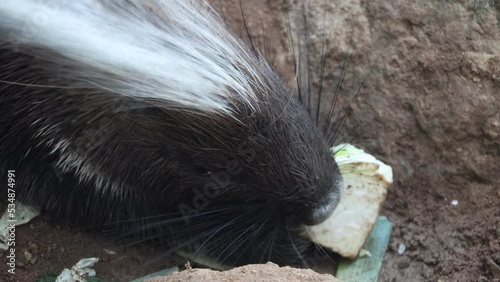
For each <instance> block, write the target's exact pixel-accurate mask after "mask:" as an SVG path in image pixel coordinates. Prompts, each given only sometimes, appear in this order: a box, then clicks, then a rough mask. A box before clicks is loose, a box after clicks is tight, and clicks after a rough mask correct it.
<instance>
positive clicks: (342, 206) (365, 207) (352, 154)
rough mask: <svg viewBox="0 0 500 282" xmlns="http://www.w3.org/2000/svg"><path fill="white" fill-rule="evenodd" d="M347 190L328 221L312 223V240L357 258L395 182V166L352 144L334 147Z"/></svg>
mask: <svg viewBox="0 0 500 282" xmlns="http://www.w3.org/2000/svg"><path fill="white" fill-rule="evenodd" d="M332 152H333V153H335V155H334V158H335V161H336V162H337V164H338V166H339V169H340V173H341V174H342V177H343V179H344V190H343V192H342V196H341V199H340V202H339V204H338V206H337V208H336V209H335V211H334V212H333V213H332V215H331V216H330V217H329V218H327V219H326V220H325V221H324V222H322V223H320V224H318V225H314V226H309V227H308V228H307V235H308V236H309V238H311V240H312V241H313V242H315V243H317V244H319V245H321V246H323V247H326V248H330V249H331V250H332V251H334V252H336V253H338V254H340V255H342V256H343V257H346V258H350V259H355V258H356V257H357V256H358V254H359V252H360V250H361V248H362V247H363V244H364V242H365V241H366V239H367V238H368V235H369V234H370V232H371V230H372V228H373V225H374V224H375V221H376V220H377V217H378V215H379V213H380V210H381V209H382V205H383V203H384V201H385V197H386V195H387V189H388V188H389V186H390V185H391V184H392V168H391V167H390V166H388V165H386V164H384V163H382V162H381V161H379V160H377V159H376V158H375V157H373V156H372V155H369V154H367V153H365V152H364V151H363V150H360V149H357V148H356V147H354V146H352V145H350V144H341V145H338V146H336V147H334V148H332Z"/></svg>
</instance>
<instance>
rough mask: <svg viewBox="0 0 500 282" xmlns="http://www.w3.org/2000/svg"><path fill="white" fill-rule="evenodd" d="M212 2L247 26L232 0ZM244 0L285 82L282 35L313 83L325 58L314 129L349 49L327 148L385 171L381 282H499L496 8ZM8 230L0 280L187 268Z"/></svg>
mask: <svg viewBox="0 0 500 282" xmlns="http://www.w3.org/2000/svg"><path fill="white" fill-rule="evenodd" d="M212 2H213V6H214V8H215V9H216V10H218V11H222V13H223V14H224V15H225V17H226V20H227V22H228V23H230V24H231V25H232V26H233V28H234V29H235V30H236V31H237V32H238V30H242V29H241V26H242V12H241V11H242V10H241V9H240V4H239V2H238V1H229V0H220V1H219V0H214V1H212ZM241 4H242V7H243V12H244V14H245V17H246V19H247V24H248V27H249V31H250V34H251V37H252V38H253V39H254V42H260V43H258V44H257V43H256V44H257V45H258V46H260V48H261V49H263V50H264V49H265V50H266V53H267V55H268V56H269V57H272V58H273V61H276V68H277V69H278V71H279V72H280V74H282V77H283V78H284V80H285V81H286V82H287V83H288V84H289V85H290V86H291V87H293V86H294V68H293V61H294V59H293V54H292V51H291V48H290V38H291V37H290V36H292V38H293V40H294V42H295V48H296V49H299V50H300V51H301V53H300V54H301V59H304V58H305V56H308V57H309V62H310V64H309V70H310V73H312V74H313V76H312V79H311V82H312V85H313V86H314V87H315V88H316V89H317V88H318V81H319V80H318V79H319V73H320V64H321V58H322V57H323V56H324V57H325V59H326V60H325V62H326V64H325V80H324V84H323V92H324V93H323V94H324V95H325V96H324V97H325V98H324V100H323V103H322V105H323V106H322V108H321V117H322V119H321V120H322V121H323V122H324V120H325V119H324V118H325V116H326V112H327V110H328V106H329V102H328V100H329V99H331V97H333V96H332V93H333V92H334V89H335V83H336V81H337V79H338V76H339V75H340V71H341V66H342V63H343V62H344V60H345V58H346V57H347V55H346V54H351V55H350V60H349V65H348V68H347V74H346V77H345V81H344V83H343V85H342V87H341V93H340V100H341V103H340V104H341V106H344V107H345V108H346V109H347V111H348V112H349V117H348V119H347V122H346V124H345V126H344V127H343V129H342V132H341V135H340V137H339V138H337V140H336V143H340V142H346V141H352V142H353V143H354V144H355V145H357V146H358V147H361V148H363V149H365V150H366V151H368V152H369V153H371V154H374V155H375V156H376V157H377V158H379V159H381V160H383V161H384V162H386V163H388V164H390V165H391V166H392V167H393V170H394V185H393V186H392V188H391V190H390V192H389V194H388V198H387V201H386V204H385V207H384V210H383V211H382V214H384V215H386V216H387V217H388V218H389V219H390V220H391V221H392V222H393V223H394V229H393V234H392V238H391V240H390V246H389V249H388V252H387V254H386V256H385V259H384V265H383V270H382V273H381V276H380V279H379V281H500V268H499V267H498V265H500V2H499V1H497V0H489V1H488V0H470V1H465V0H464V1H452V0H449V1H446V0H437V1H410V0H394V1H384V0H375V1H360V0H345V1H339V0H319V1H316V0H310V1H304V2H303V1H298V0H295V1H294V0H282V1H271V0H256V1H245V0H242V1H241ZM305 20H306V21H307V31H308V33H307V34H308V35H307V36H306V35H305V33H304V31H305V26H306V25H305V24H304V22H305ZM290 30H292V32H290ZM241 33H242V34H244V33H243V32H241ZM324 34H327V37H328V38H329V39H330V40H329V43H328V44H325V40H324V38H325V36H324ZM264 42H265V43H264ZM323 50H324V51H323ZM360 85H362V86H363V87H362V88H361V89H360V92H359V94H358V95H357V96H356V99H355V100H354V103H352V104H351V105H350V103H349V101H350V100H351V99H352V97H353V96H354V95H353V93H355V92H356V90H357V89H358V87H359V86H360ZM313 101H314V99H313ZM339 120H341V118H340V117H339V118H337V119H336V121H339ZM453 200H456V201H458V204H457V205H452V204H451V203H452V201H453ZM16 232H17V244H18V253H17V255H18V268H17V274H16V276H15V277H13V276H10V275H7V274H5V272H4V271H2V273H1V274H0V280H1V281H34V279H35V278H36V277H38V276H39V275H42V274H49V273H58V272H60V271H61V270H62V268H63V267H70V266H71V265H73V264H74V263H76V262H77V261H78V259H80V258H83V257H91V256H98V257H100V258H101V262H99V263H98V264H97V266H96V267H95V268H96V270H97V273H98V274H99V276H100V277H102V278H105V279H109V280H113V281H126V280H129V279H133V278H137V277H139V276H142V275H145V274H147V273H148V272H151V271H156V270H159V269H161V268H166V267H170V266H172V265H176V264H181V265H182V264H183V260H182V259H180V258H177V257H165V256H162V255H161V250H155V249H152V248H149V247H144V246H123V245H122V244H120V243H118V242H113V241H109V240H107V239H104V238H103V237H104V236H102V235H101V234H87V233H85V232H80V231H79V230H68V229H66V228H64V227H62V228H60V227H57V226H55V225H52V224H50V223H48V222H47V221H45V220H44V219H40V218H38V219H36V220H34V221H33V222H32V223H31V224H28V225H27V226H23V227H19V228H17V230H16ZM400 244H404V245H405V246H406V250H405V252H404V253H403V254H398V252H397V251H398V248H399V245H400ZM104 249H111V250H113V251H115V252H116V254H111V255H110V254H107V253H106V252H105V251H104ZM25 251H27V252H29V254H31V256H32V257H31V258H30V259H28V258H29V256H28V258H27V256H26V255H25V254H24V252H25ZM0 254H1V255H2V256H4V255H5V254H4V253H0ZM3 267H4V266H2V267H0V269H3Z"/></svg>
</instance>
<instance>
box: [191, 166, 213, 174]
mask: <svg viewBox="0 0 500 282" xmlns="http://www.w3.org/2000/svg"><path fill="white" fill-rule="evenodd" d="M194 171H195V172H196V173H197V174H198V175H199V176H203V177H206V176H209V175H210V171H209V170H208V169H207V168H206V167H205V166H203V165H201V164H195V165H194Z"/></svg>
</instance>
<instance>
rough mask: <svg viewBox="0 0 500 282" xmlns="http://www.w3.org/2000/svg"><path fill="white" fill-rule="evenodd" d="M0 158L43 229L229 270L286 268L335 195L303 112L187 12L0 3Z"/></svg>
mask: <svg viewBox="0 0 500 282" xmlns="http://www.w3.org/2000/svg"><path fill="white" fill-rule="evenodd" d="M0 159H1V162H0V171H2V173H6V171H7V170H9V169H15V170H16V174H17V177H16V179H17V181H18V182H17V183H16V189H17V194H16V200H17V201H20V202H23V203H25V204H29V205H34V206H37V207H39V208H40V209H41V211H42V213H44V214H46V215H47V216H49V217H50V218H52V219H53V220H54V221H56V222H59V223H62V224H66V225H72V226H82V227H86V226H107V225H109V224H111V223H117V226H118V228H121V230H122V232H123V234H126V235H130V236H142V237H143V238H146V239H148V240H156V241H161V242H164V243H165V244H166V245H167V246H169V247H170V248H173V249H176V248H183V247H188V248H191V249H192V250H194V251H195V252H196V253H198V252H199V253H200V254H201V253H202V254H203V255H205V256H208V257H210V258H212V259H213V260H216V261H219V262H222V263H225V264H229V265H241V264H245V263H255V262H265V261H268V260H271V261H274V262H276V263H279V264H297V263H300V260H301V259H302V258H301V256H302V254H303V252H305V251H306V250H307V249H308V248H309V247H311V246H312V243H311V242H310V241H309V240H308V239H307V238H305V236H304V234H303V228H304V226H305V225H312V224H316V223H318V222H321V221H322V220H323V219H324V218H326V217H327V216H328V215H329V214H330V213H331V212H332V211H333V209H334V208H335V206H336V203H337V202H338V199H339V197H340V192H339V189H340V188H339V187H340V185H341V176H340V174H339V171H338V168H337V165H336V163H335V162H334V160H333V158H332V157H331V153H330V152H329V149H328V146H327V144H326V142H325V141H324V138H323V137H322V135H321V134H320V132H319V130H318V129H317V128H316V127H315V125H313V123H312V122H311V120H310V118H309V116H308V113H307V112H306V111H305V110H304V108H303V106H302V105H301V104H300V103H299V102H298V101H297V100H296V99H295V98H294V97H293V96H292V92H291V90H290V89H288V88H287V87H286V86H285V84H284V83H283V82H282V81H281V80H280V79H279V77H278V76H277V75H276V73H275V72H274V70H273V69H272V67H271V66H270V65H269V64H268V63H267V62H266V61H265V59H264V58H263V57H262V56H261V55H260V54H259V53H257V52H255V51H253V50H251V49H250V48H248V47H246V46H245V45H244V44H243V43H242V42H241V41H240V40H239V39H237V38H236V37H234V36H233V35H232V34H231V33H230V32H229V31H227V29H226V28H225V27H224V25H223V24H222V21H221V19H220V18H218V16H216V15H215V14H214V12H213V11H212V10H211V9H210V8H209V7H208V6H207V5H205V4H204V3H198V2H196V1H173V0H164V1H149V2H148V1H144V2H140V1H126V0H123V1H119V0H112V1H111V0H110V1H104V0H96V1H70V0H67V1H49V0H47V1H34V0H26V1H14V0H4V1H2V2H1V3H0ZM5 189H6V188H2V191H3V192H2V195H1V196H0V197H1V198H2V199H3V198H4V197H5V195H6V194H7V193H6V191H4V190H5Z"/></svg>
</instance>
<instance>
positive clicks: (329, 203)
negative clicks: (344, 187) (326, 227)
mask: <svg viewBox="0 0 500 282" xmlns="http://www.w3.org/2000/svg"><path fill="white" fill-rule="evenodd" d="M339 199H340V197H339V196H338V195H337V194H332V195H330V196H329V197H325V201H324V202H322V203H320V204H318V205H317V206H314V207H312V208H308V209H306V210H305V211H303V212H302V213H301V214H300V215H299V218H300V220H301V222H302V223H303V224H305V225H316V224H319V223H321V222H323V221H325V220H326V219H327V218H328V217H329V216H330V215H331V214H332V213H333V211H334V210H335V208H336V207H337V204H338V202H339Z"/></svg>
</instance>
